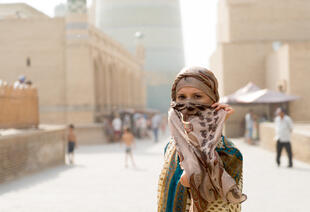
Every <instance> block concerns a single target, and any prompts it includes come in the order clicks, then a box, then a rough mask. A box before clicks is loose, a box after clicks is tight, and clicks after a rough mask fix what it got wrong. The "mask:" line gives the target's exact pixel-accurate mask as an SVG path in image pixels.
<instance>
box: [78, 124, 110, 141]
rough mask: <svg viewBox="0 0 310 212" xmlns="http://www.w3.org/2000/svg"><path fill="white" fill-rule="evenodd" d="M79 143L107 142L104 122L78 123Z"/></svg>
mask: <svg viewBox="0 0 310 212" xmlns="http://www.w3.org/2000/svg"><path fill="white" fill-rule="evenodd" d="M75 132H76V137H77V143H78V145H98V144H105V143H107V139H106V136H105V134H104V130H103V125H102V124H84V125H76V126H75Z"/></svg>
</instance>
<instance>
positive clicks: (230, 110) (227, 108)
mask: <svg viewBox="0 0 310 212" xmlns="http://www.w3.org/2000/svg"><path fill="white" fill-rule="evenodd" d="M211 107H213V108H215V110H216V111H218V110H221V109H223V110H225V111H226V112H227V114H226V117H225V121H226V120H227V119H228V118H229V117H230V116H231V115H232V114H233V113H234V112H235V110H234V109H233V108H232V107H231V106H230V105H226V104H220V103H218V102H217V103H214V104H213V105H211Z"/></svg>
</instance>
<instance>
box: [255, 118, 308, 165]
mask: <svg viewBox="0 0 310 212" xmlns="http://www.w3.org/2000/svg"><path fill="white" fill-rule="evenodd" d="M274 137H275V129H274V123H261V124H260V141H261V146H262V147H263V148H265V149H268V150H271V151H274V152H275V150H276V141H274ZM291 144H292V149H293V157H294V158H296V159H298V160H301V161H304V162H307V163H310V124H309V125H295V126H294V130H293V132H292V135H291ZM282 154H283V153H282Z"/></svg>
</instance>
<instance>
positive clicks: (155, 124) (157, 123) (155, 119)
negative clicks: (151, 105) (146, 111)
mask: <svg viewBox="0 0 310 212" xmlns="http://www.w3.org/2000/svg"><path fill="white" fill-rule="evenodd" d="M160 123H161V116H160V114H155V115H154V116H153V118H152V129H153V133H154V140H155V142H158V130H159V127H160Z"/></svg>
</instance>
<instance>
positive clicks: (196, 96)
mask: <svg viewBox="0 0 310 212" xmlns="http://www.w3.org/2000/svg"><path fill="white" fill-rule="evenodd" d="M194 97H195V99H200V98H201V97H202V96H201V95H195V96H194Z"/></svg>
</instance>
